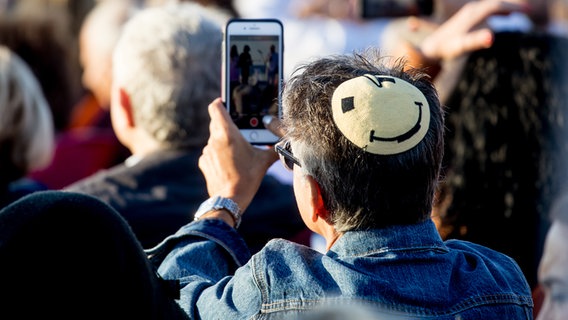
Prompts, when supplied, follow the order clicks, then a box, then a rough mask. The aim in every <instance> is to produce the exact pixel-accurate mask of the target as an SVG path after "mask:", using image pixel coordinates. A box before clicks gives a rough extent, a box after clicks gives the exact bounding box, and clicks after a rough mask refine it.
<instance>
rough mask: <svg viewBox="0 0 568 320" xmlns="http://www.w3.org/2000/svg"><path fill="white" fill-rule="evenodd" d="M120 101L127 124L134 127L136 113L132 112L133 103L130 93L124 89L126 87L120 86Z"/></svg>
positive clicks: (121, 110)
mask: <svg viewBox="0 0 568 320" xmlns="http://www.w3.org/2000/svg"><path fill="white" fill-rule="evenodd" d="M118 94H119V101H120V112H121V113H122V115H123V117H124V121H125V124H126V125H128V126H129V127H134V126H135V122H134V114H133V112H132V103H131V102H130V95H128V93H127V92H126V90H124V88H118Z"/></svg>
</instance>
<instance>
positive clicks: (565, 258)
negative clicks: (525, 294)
mask: <svg viewBox="0 0 568 320" xmlns="http://www.w3.org/2000/svg"><path fill="white" fill-rule="evenodd" d="M550 219H551V221H552V225H551V227H550V229H549V230H548V234H547V236H546V241H545V246H544V252H543V255H542V259H541V261H540V266H539V274H538V278H539V284H540V285H541V286H542V288H543V290H544V301H543V304H542V307H541V308H540V311H539V312H538V317H537V320H561V319H568V192H564V193H563V194H562V195H561V196H559V197H558V199H557V200H556V202H555V203H554V205H553V206H552V209H551V213H550Z"/></svg>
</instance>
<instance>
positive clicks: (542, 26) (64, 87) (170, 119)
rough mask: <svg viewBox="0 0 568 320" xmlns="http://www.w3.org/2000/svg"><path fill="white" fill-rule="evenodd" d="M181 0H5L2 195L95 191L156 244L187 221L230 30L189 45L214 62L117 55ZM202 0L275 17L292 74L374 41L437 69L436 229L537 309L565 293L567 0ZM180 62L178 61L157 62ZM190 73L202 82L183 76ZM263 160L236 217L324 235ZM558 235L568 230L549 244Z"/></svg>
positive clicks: (219, 12)
mask: <svg viewBox="0 0 568 320" xmlns="http://www.w3.org/2000/svg"><path fill="white" fill-rule="evenodd" d="M176 2H177V1H173V0H170V1H167V0H146V1H144V0H138V1H137V0H98V1H97V0H18V1H10V0H4V1H1V0H0V46H1V47H0V205H1V206H2V207H4V206H7V205H8V204H10V203H13V202H14V201H16V200H17V199H20V198H21V197H23V196H25V195H27V194H30V193H33V192H36V191H40V190H66V191H74V192H79V193H85V194H89V195H93V196H95V197H97V198H99V199H102V200H103V201H104V202H106V203H108V204H110V205H111V206H112V207H113V208H115V209H116V210H117V211H118V212H119V213H120V214H121V215H122V216H123V217H124V218H125V219H126V221H128V223H129V225H130V226H131V227H132V229H133V231H134V233H135V234H136V236H137V238H138V239H139V241H140V242H141V244H142V246H143V247H144V248H151V247H154V246H155V245H157V244H158V243H160V242H161V241H162V240H163V239H164V238H166V237H167V236H168V235H170V234H173V233H175V232H176V231H177V230H178V229H179V228H180V227H182V226H183V225H185V224H187V223H189V222H190V221H192V220H193V217H192V214H191V213H192V212H195V211H196V210H197V208H198V206H199V204H200V203H201V202H202V201H203V200H205V199H207V189H206V182H205V180H204V179H203V177H202V176H201V173H200V172H199V169H198V158H199V156H200V155H201V153H202V149H203V147H204V146H205V145H206V143H207V139H208V129H209V127H208V120H209V119H208V115H207V105H208V104H209V103H210V102H211V101H212V100H213V99H215V98H216V97H217V96H219V95H220V90H221V89H220V85H221V84H220V81H221V79H220V77H219V75H220V74H221V73H220V68H221V56H220V53H219V52H217V51H218V49H219V48H220V46H221V43H220V40H221V35H218V36H219V38H218V39H216V38H215V39H195V40H194V41H201V42H199V43H201V44H202V48H198V49H195V50H196V51H195V53H192V54H194V55H196V56H189V57H185V56H183V58H184V59H186V58H187V59H194V61H198V60H199V61H201V62H200V64H201V67H202V69H203V70H196V69H194V68H193V66H184V65H183V62H180V61H177V64H176V66H175V68H174V67H172V66H171V65H168V63H164V64H163V65H162V64H160V61H144V60H143V59H141V60H140V61H136V60H135V59H132V58H131V57H129V56H128V50H126V49H123V50H122V51H121V52H126V53H125V54H124V56H122V57H121V56H119V55H115V56H113V54H114V52H115V46H116V44H117V42H118V40H119V38H120V36H121V32H122V31H123V27H124V25H125V24H126V22H127V21H128V20H129V19H130V18H131V17H133V16H135V15H136V14H137V13H139V12H141V11H143V10H144V9H145V8H148V7H155V6H168V5H174V3H176ZM181 2H183V1H181ZM188 2H190V1H188ZM191 2H193V1H191ZM195 2H197V3H199V4H200V5H203V6H205V7H208V8H210V9H211V13H210V14H211V19H212V20H214V21H216V22H217V23H218V26H219V27H220V28H221V29H222V26H223V25H224V23H225V22H226V21H227V20H228V19H230V18H238V17H241V18H263V17H264V18H267V17H270V18H278V19H280V20H281V21H282V22H283V24H284V41H285V45H284V48H285V49H284V66H285V67H284V75H283V77H284V81H285V82H286V80H287V79H289V78H290V77H291V76H292V75H293V72H294V70H295V68H296V67H297V66H298V65H300V64H302V63H305V62H309V61H312V60H314V59H316V58H321V57H325V56H328V55H334V54H344V53H351V52H353V51H356V50H361V49H364V48H367V47H379V48H380V49H381V51H382V52H383V53H384V54H385V55H389V56H395V57H400V56H404V57H405V58H406V59H408V61H409V63H410V64H411V65H412V66H413V67H417V68H425V70H426V71H427V72H428V73H429V75H430V77H431V78H432V80H433V82H434V84H435V86H436V89H437V90H438V94H439V98H440V101H441V103H442V104H443V106H444V110H445V117H446V131H445V150H444V155H443V156H444V159H443V162H442V163H443V164H442V178H441V182H440V185H439V189H438V190H437V193H436V202H435V204H434V206H433V208H432V218H433V220H434V222H435V223H436V227H437V229H438V231H439V232H440V235H441V236H442V238H443V239H444V240H448V239H461V240H467V241H471V242H474V243H478V244H481V245H484V246H487V247H489V248H492V249H494V250H497V251H499V252H502V253H504V254H506V255H508V256H510V257H511V258H513V259H514V260H515V261H516V262H517V263H518V264H519V266H520V268H521V270H522V272H523V274H524V275H525V277H526V279H527V281H528V284H529V285H530V288H531V290H532V292H533V299H534V304H535V307H534V314H535V316H536V315H538V313H539V311H540V310H541V308H543V306H546V307H547V308H549V307H550V305H552V304H554V303H556V302H554V301H551V300H550V299H551V298H550V293H551V292H556V291H559V292H560V291H563V292H564V293H563V294H564V295H565V296H568V287H566V288H561V289H559V288H556V286H557V285H556V284H552V282H551V280H550V279H551V278H549V277H548V275H547V273H546V272H547V270H550V269H554V268H547V266H550V264H553V262H550V261H551V260H552V258H551V257H548V256H546V254H547V253H546V251H545V250H558V251H559V252H562V253H555V255H556V256H561V255H565V256H568V237H566V230H564V229H566V221H564V220H565V218H558V217H562V213H561V212H568V209H567V207H566V200H565V198H564V197H563V195H564V194H565V193H566V192H568V191H566V187H567V185H566V181H568V165H567V163H568V128H567V125H568V123H567V121H568V65H567V64H566V62H565V61H566V56H568V1H564V0H548V1H547V0H540V1H537V0H533V1H529V0H512V1H504V2H502V1H496V0H495V1H493V0H483V1H466V0H461V1H453V0H434V12H433V13H432V14H431V15H428V16H404V17H379V18H375V19H368V18H361V17H360V16H359V14H358V11H357V8H358V7H357V3H358V2H357V1H351V0H345V1H338V0H335V1H316V0H312V1H302V0H292V1H279V0H266V1H256V0H235V1H230V0H219V1H207V0H195ZM470 2H474V3H481V2H484V3H491V4H488V5H487V6H485V7H483V6H482V5H479V6H478V7H475V8H474V7H473V5H472V4H471V3H470ZM468 7H469V8H470V9H472V10H470V11H466V10H461V9H466V8H468ZM206 40H207V41H210V42H206ZM217 40H219V41H218V43H217V42H215V41H217ZM145 41H146V40H144V39H140V38H133V39H132V40H131V43H130V44H129V45H130V46H131V47H132V48H137V47H136V46H143V45H144V43H145ZM215 45H218V47H219V48H216V50H211V46H215ZM149 47H150V46H149ZM163 47H167V44H163ZM172 47H173V46H172ZM196 47H198V46H196ZM140 50H144V49H143V48H142V49H140ZM171 50H173V51H175V48H171ZM172 55H175V54H172ZM113 63H114V64H115V65H114V66H113ZM117 63H119V64H120V65H117ZM122 66H124V70H122V69H121V67H122ZM113 68H114V69H113ZM141 68H148V69H149V70H150V71H148V75H146V74H145V73H143V72H137V71H136V70H140V69H141ZM168 68H171V70H170V72H171V73H174V75H173V76H172V77H169V76H167V75H164V74H162V72H166V71H168V70H169V69H168ZM184 68H185V69H184ZM186 69H187V70H186ZM117 70H118V71H117ZM133 70H134V71H133ZM164 70H166V71H164ZM172 70H175V71H172ZM176 72H177V73H176ZM168 75H169V73H168ZM171 78H173V80H172V79H171ZM184 79H185V80H188V79H191V80H192V82H191V83H190V84H189V82H188V84H187V86H182V85H181V84H180V83H179V82H180V81H184ZM195 79H199V81H195ZM176 81H177V82H178V83H175V82H176ZM150 88H152V89H150ZM153 90H155V92H154V91H153ZM160 90H161V91H160ZM165 92H167V93H165ZM172 92H173V93H172ZM178 92H183V94H182V93H178ZM166 95H167V96H166ZM160 99H162V100H164V101H161V100H160ZM172 100H173V101H175V103H173V105H172V103H168V101H172ZM187 105H194V107H192V108H189V109H188V108H182V107H186V106H187ZM268 172H269V175H267V176H266V177H265V178H264V180H263V182H262V184H261V187H260V189H259V193H258V194H257V195H256V197H255V198H254V200H253V202H252V203H251V205H250V208H249V209H248V211H247V215H246V216H245V218H244V219H243V223H242V225H241V227H240V228H239V232H240V233H242V235H243V238H244V240H245V241H246V242H247V244H248V245H249V247H250V248H251V251H252V252H253V253H254V252H256V251H259V250H260V249H261V248H262V247H263V246H264V245H265V244H266V243H267V242H268V241H269V240H270V239H272V238H286V239H289V240H292V241H294V242H297V243H301V244H305V245H307V246H312V247H314V248H315V247H318V243H317V240H318V236H317V235H316V234H313V233H312V232H311V231H310V230H309V229H307V228H306V226H305V225H304V223H303V221H302V220H301V218H300V215H299V212H298V208H297V207H296V203H295V201H294V190H293V188H292V186H291V184H290V181H291V173H290V172H287V171H284V170H282V168H281V164H279V163H276V164H275V165H274V166H273V167H271V168H270V169H269V171H268ZM558 199H561V200H560V202H558V201H559V200H558ZM558 203H559V204H558ZM553 209H554V210H553ZM551 211H554V212H555V213H554V215H553V217H554V220H553V219H552V218H551V215H550V212H551ZM564 215H565V214H564ZM553 221H554V223H553ZM556 221H561V223H560V222H556ZM558 223H560V224H558ZM551 225H552V228H551ZM549 230H554V232H555V233H554V234H552V235H549V238H550V239H548V238H547V235H548V232H549ZM562 236H564V238H563V239H564V241H565V242H564V246H563V247H560V248H559V246H558V245H556V246H555V247H554V246H553V245H552V244H551V243H552V242H553V241H558V239H559V238H560V239H562ZM554 237H556V238H554ZM545 242H546V246H545ZM560 242H561V241H560ZM549 247H554V248H553V249H548V248H549ZM545 248H547V249H545ZM318 249H320V248H319V247H318ZM321 250H324V249H321ZM543 251H544V252H543ZM543 254H544V255H545V256H546V257H547V258H546V259H542V257H543ZM541 261H546V262H547V263H548V264H545V265H544V267H543V266H541ZM539 267H540V268H541V270H540V271H539ZM564 269H565V270H568V264H567V263H566V262H565V261H564ZM539 272H541V274H540V275H539ZM559 276H560V275H559ZM561 276H564V277H565V278H564V280H565V281H566V283H568V277H566V273H564V274H563V275H561ZM552 278H553V277H552ZM543 279H548V280H547V281H542V280H543ZM564 286H566V285H565V284H564ZM545 297H546V298H545ZM565 304H566V306H564V308H566V309H568V302H565ZM547 312H548V311H547ZM565 315H566V316H567V317H568V313H565ZM541 317H544V315H542V314H541ZM543 319H544V318H543ZM558 319H560V318H558Z"/></svg>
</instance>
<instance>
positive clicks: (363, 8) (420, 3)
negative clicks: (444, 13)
mask: <svg viewBox="0 0 568 320" xmlns="http://www.w3.org/2000/svg"><path fill="white" fill-rule="evenodd" d="M356 10H357V12H358V14H359V16H360V17H361V18H363V19H374V18H393V17H406V16H429V15H431V14H432V12H433V11H434V0H357V4H356Z"/></svg>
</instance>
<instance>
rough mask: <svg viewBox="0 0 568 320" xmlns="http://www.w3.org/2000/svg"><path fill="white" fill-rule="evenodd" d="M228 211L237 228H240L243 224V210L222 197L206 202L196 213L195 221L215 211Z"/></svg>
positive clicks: (233, 202)
mask: <svg viewBox="0 0 568 320" xmlns="http://www.w3.org/2000/svg"><path fill="white" fill-rule="evenodd" d="M221 209H224V210H227V212H229V213H230V214H231V216H232V217H233V220H235V228H238V227H239V225H240V224H241V209H240V208H239V205H238V204H237V203H236V202H235V201H233V200H231V199H229V198H223V197H221V196H214V197H211V198H209V199H207V200H205V201H204V202H203V203H202V204H201V205H200V206H199V208H198V209H197V212H195V215H194V220H196V221H197V220H199V219H200V218H201V217H202V216H203V215H204V214H206V213H207V212H210V211H213V210H221Z"/></svg>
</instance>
